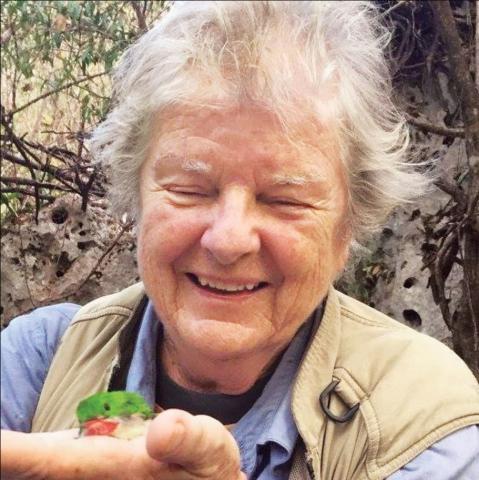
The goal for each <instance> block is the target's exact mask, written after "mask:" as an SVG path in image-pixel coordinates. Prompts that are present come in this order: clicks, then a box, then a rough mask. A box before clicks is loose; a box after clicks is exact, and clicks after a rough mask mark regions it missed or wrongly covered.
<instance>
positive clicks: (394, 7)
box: [381, 0, 409, 18]
mask: <svg viewBox="0 0 479 480" xmlns="http://www.w3.org/2000/svg"><path fill="white" fill-rule="evenodd" d="M406 3H409V2H408V0H400V1H399V2H397V3H396V4H394V5H393V6H392V7H390V8H388V9H387V10H386V11H385V12H383V13H381V18H384V17H386V16H388V15H390V14H391V13H392V12H394V10H396V8H399V7H401V6H403V5H405V4H406Z"/></svg>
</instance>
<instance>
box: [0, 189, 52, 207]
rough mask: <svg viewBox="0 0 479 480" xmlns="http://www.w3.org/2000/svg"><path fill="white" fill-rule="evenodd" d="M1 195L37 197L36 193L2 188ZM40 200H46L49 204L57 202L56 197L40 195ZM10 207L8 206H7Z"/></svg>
mask: <svg viewBox="0 0 479 480" xmlns="http://www.w3.org/2000/svg"><path fill="white" fill-rule="evenodd" d="M1 193H2V194H4V193H19V194H20V195H31V196H32V197H34V196H35V193H34V192H31V191H28V190H25V189H23V188H2V189H1ZM39 197H40V200H46V201H47V202H53V200H55V197H52V196H51V195H43V194H40V195H39ZM7 206H8V205H7Z"/></svg>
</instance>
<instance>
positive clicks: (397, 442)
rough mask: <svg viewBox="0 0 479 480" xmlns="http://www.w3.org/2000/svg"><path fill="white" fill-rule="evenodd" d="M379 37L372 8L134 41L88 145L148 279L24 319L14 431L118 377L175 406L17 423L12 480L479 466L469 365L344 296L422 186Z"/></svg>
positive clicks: (248, 19) (242, 20)
mask: <svg viewBox="0 0 479 480" xmlns="http://www.w3.org/2000/svg"><path fill="white" fill-rule="evenodd" d="M386 39H387V32H385V31H384V30H383V29H382V28H381V26H380V25H379V23H378V20H377V12H376V11H375V9H374V7H373V6H372V5H371V4H369V3H366V2H224V3H223V2H191V3H189V2H187V3H181V4H180V3H178V4H176V5H174V7H173V8H172V10H171V11H170V12H169V13H168V14H167V15H166V16H165V17H164V18H163V19H162V20H161V21H160V22H159V23H158V24H157V25H156V26H154V27H153V28H152V29H151V30H150V31H149V32H148V33H146V34H145V35H144V36H143V37H142V38H140V40H139V41H138V42H137V43H136V44H135V45H133V46H132V47H131V48H130V49H129V50H128V51H127V52H126V54H125V55H124V57H123V59H122V61H121V63H120V65H119V67H118V69H117V72H116V76H115V79H114V80H115V81H114V98H115V102H114V105H113V108H112V111H111V113H110V114H109V116H108V118H107V119H106V121H105V122H104V123H103V124H102V125H101V126H100V127H99V128H98V129H97V131H96V132H95V134H94V138H93V142H92V147H93V149H94V150H95V151H96V153H97V155H98V156H99V157H100V158H101V160H102V161H103V163H104V164H105V165H107V166H108V168H109V169H110V171H111V178H112V184H113V192H112V195H113V205H114V206H115V208H116V210H117V211H118V212H119V213H121V214H122V213H124V212H129V213H130V214H132V215H133V216H134V217H135V218H136V220H137V228H138V264H139V270H140V275H141V279H142V284H139V285H135V286H133V287H130V288H128V289H126V290H124V291H121V292H119V293H116V294H114V295H112V296H109V297H106V298H100V299H98V300H96V301H94V302H92V303H90V304H88V305H86V306H84V307H82V308H79V307H77V306H73V305H60V306H55V307H47V308H43V309H39V310H37V311H35V312H33V313H31V314H30V315H28V316H26V318H22V319H18V320H16V321H14V322H12V324H11V326H10V327H9V328H7V330H6V331H5V334H4V342H5V346H4V352H3V353H4V361H3V365H2V368H3V369H4V374H3V378H4V382H5V386H4V391H3V394H4V401H3V413H2V422H3V423H2V425H3V426H4V428H7V429H9V430H17V431H23V432H54V431H57V430H64V429H69V428H73V427H75V419H74V411H75V407H76V405H77V403H78V401H79V400H80V399H82V398H83V397H86V396H88V395H90V394H91V393H94V392H98V391H102V390H108V389H109V390H118V389H126V390H131V391H136V392H140V393H142V394H143V395H144V396H145V398H146V399H147V401H148V402H149V403H150V404H151V405H156V406H157V408H158V409H159V410H167V409H173V410H167V411H165V412H163V413H160V415H159V416H158V417H157V418H156V419H155V420H154V421H153V423H152V424H151V425H150V430H149V431H148V434H147V436H146V438H143V437H142V438H140V439H136V440H134V441H131V442H127V441H123V440H117V439H112V438H101V437H100V438H94V439H91V438H83V439H81V440H74V439H71V438H69V434H68V433H65V432H64V433H58V432H57V433H34V434H25V433H17V432H4V435H5V440H6V442H4V444H5V445H6V446H4V449H5V452H4V453H5V460H4V465H3V467H2V468H3V472H4V475H5V478H8V475H14V476H15V475H16V477H15V478H27V474H31V475H32V476H30V477H28V478H63V479H69V478H84V479H85V478H102V479H104V478H128V479H130V478H158V479H160V480H162V479H180V478H181V479H183V478H188V479H190V478H208V479H219V478H222V479H237V478H242V477H241V475H243V474H241V473H240V468H239V465H241V470H242V472H244V474H245V475H246V476H247V478H251V479H261V480H266V479H273V478H275V479H277V478H280V479H284V480H286V479H288V478H293V479H300V478H301V479H303V478H304V479H306V478H315V479H323V480H349V479H351V480H353V479H377V480H379V479H384V478H390V479H391V480H392V479H394V480H399V479H404V480H417V479H425V478H431V479H432V478H434V479H435V480H440V479H444V480H445V479H459V478H461V479H470V480H472V479H473V478H479V477H478V476H477V475H478V472H479V463H478V454H479V434H478V428H477V427H476V426H475V424H477V423H478V422H479V390H478V386H477V383H476V381H475V379H474V378H473V376H472V374H471V373H470V372H469V371H468V370H467V368H466V367H465V366H464V365H463V364H462V362H461V361H460V360H459V359H458V358H457V357H456V356H455V355H454V354H453V353H452V352H451V351H449V350H448V349H447V348H446V347H444V346H442V345H441V344H440V343H439V342H436V341H434V340H432V339H430V338H428V337H426V336H423V335H420V334H418V333H416V332H414V331H413V330H410V329H408V328H407V327H405V326H403V325H400V324H399V323H396V322H394V321H393V320H391V319H389V318H387V317H385V316H384V315H382V314H380V313H379V312H377V311H375V310H373V309H371V308H369V307H367V306H365V305H362V304H360V303H358V302H357V301H355V300H353V299H351V298H348V297H347V296H345V295H342V294H340V293H338V292H336V291H335V290H334V289H333V288H332V286H331V285H332V284H333V282H334V280H335V279H336V278H337V276H338V275H339V274H340V273H341V271H342V270H343V268H344V266H345V263H346V262H347V259H348V255H349V250H350V248H351V245H352V244H353V242H355V241H358V240H359V241H360V240H361V239H363V238H364V237H365V236H366V235H367V234H368V233H369V232H370V231H371V230H373V229H374V228H375V227H377V226H378V225H379V224H380V222H381V221H382V220H383V219H384V217H385V216H386V215H387V213H388V212H389V211H390V210H391V208H393V207H394V206H395V205H397V204H399V203H400V202H403V201H407V200H408V199H410V198H411V197H412V196H413V195H416V194H418V193H420V192H421V191H423V190H424V189H425V187H426V186H427V184H428V181H427V179H425V178H423V177H422V176H421V175H419V174H418V173H415V172H414V170H413V169H412V168H411V167H409V166H408V165H407V164H405V163H404V155H405V151H406V149H407V140H408V137H407V130H406V127H405V125H404V120H403V118H402V117H401V115H400V114H399V113H398V112H397V111H396V110H395V109H394V107H393V105H392V103H391V100H390V93H391V85H390V80H389V77H388V73H387V68H386V65H385V60H384V57H383V51H382V49H383V46H384V44H385V40H386ZM186 412H189V413H186ZM190 414H192V415H193V416H191V415H190ZM223 425H224V426H223ZM228 430H230V431H231V432H232V435H230V434H229V433H228ZM70 437H71V435H70ZM233 438H234V440H233ZM60 445H61V447H60ZM236 445H237V446H236ZM55 448H57V450H55ZM60 448H61V451H62V455H60V456H59V455H58V452H59V451H60ZM45 451H46V452H47V453H45ZM55 451H56V453H57V455H55V454H52V452H55ZM238 452H239V454H238ZM39 454H42V455H43V461H40V462H37V460H38V457H39ZM45 458H46V459H47V462H45ZM85 459H87V461H85ZM240 461H241V463H239V462H240ZM39 464H40V465H41V468H40V467H38V465H39ZM45 464H46V465H45ZM32 472H33V473H32ZM39 472H40V473H39ZM45 472H47V473H45ZM59 472H60V473H59ZM35 475H36V476H35ZM41 475H43V477H42V476H41Z"/></svg>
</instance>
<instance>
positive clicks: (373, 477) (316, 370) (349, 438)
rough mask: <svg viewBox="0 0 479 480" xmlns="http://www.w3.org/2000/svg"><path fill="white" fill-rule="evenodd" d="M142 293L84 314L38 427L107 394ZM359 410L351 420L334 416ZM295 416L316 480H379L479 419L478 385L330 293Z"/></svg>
mask: <svg viewBox="0 0 479 480" xmlns="http://www.w3.org/2000/svg"><path fill="white" fill-rule="evenodd" d="M143 296H144V291H143V287H142V285H141V284H137V285H134V286H132V287H130V288H128V289H126V290H123V291H121V292H119V293H117V294H114V295H110V296H108V297H103V298H100V299H98V300H95V301H93V302H91V303H89V304H88V305H86V306H85V307H82V308H81V309H80V311H79V312H78V313H77V315H76V316H75V318H74V319H73V321H72V323H71V325H70V326H69V328H68V329H67V331H66V333H65V335H64V336H63V338H62V340H61V342H60V345H59V347H58V350H57V352H56V354H55V356H54V358H53V361H52V364H51V366H50V369H49V372H48V375H47V378H46V381H45V384H44V387H43V390H42V393H41V395H40V399H39V403H38V407H37V411H36V413H35V416H34V418H33V424H32V431H54V430H58V429H65V428H71V427H74V426H76V420H75V408H76V405H77V403H78V401H79V400H80V399H81V398H83V397H85V396H87V395H90V394H92V393H94V392H98V391H102V390H106V389H107V388H108V386H109V384H110V381H111V376H112V374H113V373H114V370H115V366H116V365H117V364H118V362H119V361H120V360H121V358H120V357H121V355H120V353H123V352H120V347H119V345H120V343H121V342H120V337H121V336H122V335H123V337H125V336H128V334H129V330H128V329H130V330H131V328H132V327H131V323H132V322H131V321H130V319H131V317H132V313H133V312H134V311H135V309H136V308H137V307H138V305H139V303H140V301H141V299H142V298H143ZM333 380H337V381H339V383H338V384H337V385H336V387H335V388H334V391H332V392H331V393H330V394H328V395H327V396H325V395H323V397H324V398H323V407H322V406H321V403H320V400H319V397H320V395H321V393H322V392H324V391H325V389H326V388H327V387H328V386H330V385H331V382H332V381H333ZM356 404H359V410H358V411H357V413H356V414H355V415H354V416H353V418H352V419H351V420H350V421H347V422H345V423H338V422H335V421H333V420H332V419H331V418H330V417H332V416H334V415H336V416H342V415H344V413H345V412H346V411H348V410H349V409H351V407H354V406H355V405H356ZM292 411H293V416H294V419H295V422H296V425H297V427H298V430H299V433H300V435H301V438H302V440H303V441H304V446H305V455H306V460H307V466H308V469H309V472H310V475H311V477H312V478H313V477H314V479H315V480H362V479H369V480H381V479H384V478H385V477H387V476H389V475H390V474H392V473H393V472H395V471H396V470H398V469H399V468H401V467H402V466H403V465H405V464H406V463H408V462H409V461H410V460H411V459H413V458H414V457H415V456H417V455H418V454H419V453H421V452H422V451H424V450H425V449H427V448H428V447H429V446H430V445H432V444H433V443H435V442H436V441H438V440H439V439H441V438H443V437H444V436H446V435H448V434H449V433H452V432H454V431H456V430H458V429H460V428H462V427H465V426H468V425H473V424H477V423H479V385H478V383H477V381H476V379H475V378H474V377H473V375H472V373H471V372H470V371H469V370H468V369H467V367H466V366H465V364H464V363H463V362H462V361H461V360H460V359H459V358H458V357H457V356H456V355H455V354H454V353H453V352H452V351H451V350H450V349H449V348H447V347H446V346H444V345H442V344H441V343H440V342H438V341H436V340H434V339H432V338H430V337H428V336H426V335H422V334H419V333H417V332H415V331H414V330H412V329H410V328H408V327H406V326H404V325H401V324H400V323H398V322H395V321H394V320H391V319H390V318H388V317H386V316H385V315H383V314H381V313H379V312H378V311H376V310H374V309H372V308H370V307H367V306H366V305H363V304H361V303H360V302H357V301H356V300H353V299H352V298H350V297H347V296H346V295H343V294H341V293H339V292H337V291H335V290H334V289H333V288H331V289H330V292H329V294H328V299H327V302H326V306H325V309H324V314H323V318H322V320H321V324H320V327H319V329H318V330H317V332H316V334H315V336H314V338H313V339H312V340H311V342H310V344H309V347H308V349H307V352H306V354H305V357H304V359H303V361H302V363H301V366H300V368H299V371H298V374H297V376H296V380H295V384H294V388H293V398H292ZM326 413H328V415H329V416H328V415H326ZM296 471H297V472H299V471H303V473H302V474H298V475H297V476H295V473H294V472H296ZM304 472H306V469H304V466H303V467H302V466H301V465H299V464H298V462H296V464H295V467H294V468H293V473H292V478H293V477H294V478H307V477H306V473H304Z"/></svg>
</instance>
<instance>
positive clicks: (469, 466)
mask: <svg viewBox="0 0 479 480" xmlns="http://www.w3.org/2000/svg"><path fill="white" fill-rule="evenodd" d="M427 478H434V480H455V479H461V480H477V479H478V478H479V426H478V425H472V426H471V427H466V428H463V429H461V430H458V431H457V432H454V433H451V434H450V435H448V436H447V437H444V438H443V439H442V440H440V441H439V442H437V443H435V444H434V445H432V446H431V447H430V448H428V449H427V450H425V451H424V452H423V453H421V454H420V455H418V456H417V457H416V458H414V459H413V460H412V461H411V462H409V463H408V464H407V465H405V466H404V467H402V468H401V469H400V470H398V471H397V472H395V473H393V474H392V475H391V476H390V477H388V479H387V480H424V479H427Z"/></svg>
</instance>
